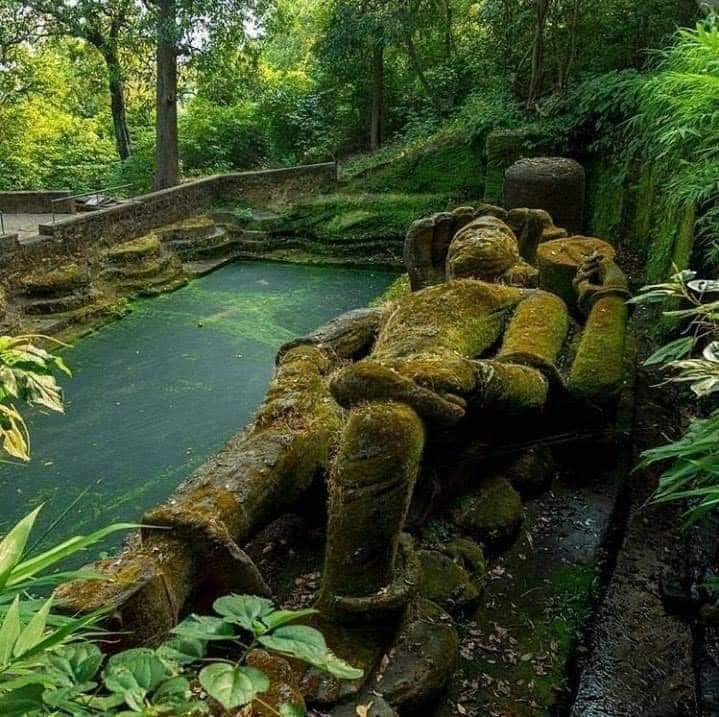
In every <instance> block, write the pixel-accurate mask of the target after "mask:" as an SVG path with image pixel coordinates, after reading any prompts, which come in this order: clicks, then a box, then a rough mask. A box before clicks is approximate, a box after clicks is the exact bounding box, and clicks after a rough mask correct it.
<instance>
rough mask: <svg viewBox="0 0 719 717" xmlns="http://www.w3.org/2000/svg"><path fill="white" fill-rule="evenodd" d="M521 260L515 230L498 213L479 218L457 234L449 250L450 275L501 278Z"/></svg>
mask: <svg viewBox="0 0 719 717" xmlns="http://www.w3.org/2000/svg"><path fill="white" fill-rule="evenodd" d="M519 261H520V255H519V242H518V241H517V237H516V236H515V235H514V232H513V231H512V230H511V229H510V228H509V227H508V226H507V225H506V224H505V223H504V222H503V221H502V220H501V219H498V218H497V217H492V216H484V217H480V218H479V219H475V220H473V221H472V222H470V223H469V224H467V225H466V226H465V227H463V228H462V229H460V230H459V231H458V232H457V234H455V236H454V239H452V242H451V244H450V245H449V251H448V253H447V278H448V279H480V280H481V281H490V282H493V281H497V280H498V279H500V278H502V277H503V276H504V275H506V274H507V272H509V270H510V269H512V267H514V266H515V265H516V264H517V263H519Z"/></svg>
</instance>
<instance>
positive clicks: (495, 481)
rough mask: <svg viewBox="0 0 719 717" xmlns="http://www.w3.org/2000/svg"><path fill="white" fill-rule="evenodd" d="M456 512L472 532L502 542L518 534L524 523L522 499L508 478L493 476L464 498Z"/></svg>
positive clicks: (476, 535)
mask: <svg viewBox="0 0 719 717" xmlns="http://www.w3.org/2000/svg"><path fill="white" fill-rule="evenodd" d="M452 514H453V517H454V520H455V522H456V523H457V525H458V526H459V527H460V528H461V529H463V530H465V531H466V532H467V533H469V534H470V535H473V536H475V537H477V538H478V539H479V540H483V541H485V542H487V543H490V544H498V545H502V544H505V543H507V542H508V541H510V540H511V539H512V538H514V536H515V535H516V534H517V531H518V530H519V527H520V525H521V524H522V518H523V512H522V499H521V498H520V496H519V493H517V491H516V490H515V489H514V488H513V487H512V484H511V483H510V482H509V481H508V480H507V479H506V478H501V477H492V478H488V479H487V480H485V481H483V483H482V485H481V486H480V488H479V489H478V490H476V491H474V492H472V493H469V494H468V495H465V496H463V497H462V498H460V499H459V501H458V502H457V504H456V505H455V508H454V510H453V513H452Z"/></svg>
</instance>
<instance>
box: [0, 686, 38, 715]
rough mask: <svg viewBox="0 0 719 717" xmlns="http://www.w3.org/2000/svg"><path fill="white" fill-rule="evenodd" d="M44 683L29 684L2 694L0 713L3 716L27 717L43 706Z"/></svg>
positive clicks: (0, 696)
mask: <svg viewBox="0 0 719 717" xmlns="http://www.w3.org/2000/svg"><path fill="white" fill-rule="evenodd" d="M43 692H44V688H43V686H42V685H27V686H25V687H21V688H20V689H17V690H13V691H12V692H8V693H7V694H4V695H0V714H1V715H2V716H3V717H27V715H28V714H29V713H30V712H33V711H34V710H37V709H40V708H41V707H42V693H43Z"/></svg>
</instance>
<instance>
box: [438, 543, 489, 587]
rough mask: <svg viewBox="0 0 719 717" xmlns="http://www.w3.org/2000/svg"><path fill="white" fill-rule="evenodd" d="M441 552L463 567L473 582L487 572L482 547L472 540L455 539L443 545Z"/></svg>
mask: <svg viewBox="0 0 719 717" xmlns="http://www.w3.org/2000/svg"><path fill="white" fill-rule="evenodd" d="M442 550H443V551H444V552H445V553H447V555H449V556H450V557H451V558H452V559H453V560H456V561H458V562H459V563H460V564H461V565H463V566H464V568H465V569H466V570H467V571H468V572H469V573H470V574H471V575H472V577H473V578H474V579H475V580H479V579H481V578H482V577H484V575H485V573H486V572H487V561H486V559H485V557H484V551H483V550H482V546H481V545H479V543H476V542H475V541H474V540H469V539H468V538H455V539H454V540H452V541H450V542H449V543H447V544H445V545H443V546H442Z"/></svg>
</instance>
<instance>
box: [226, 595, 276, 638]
mask: <svg viewBox="0 0 719 717" xmlns="http://www.w3.org/2000/svg"><path fill="white" fill-rule="evenodd" d="M213 607H214V608H215V612H216V613H217V614H218V615H222V616H223V617H224V618H225V620H227V621H228V622H233V623H235V624H237V625H240V627H243V628H244V629H245V630H247V631H248V632H251V633H253V634H255V635H262V634H263V633H265V632H267V626H266V625H265V624H264V622H262V618H263V617H265V616H266V615H270V614H271V613H272V612H274V610H275V606H274V605H273V604H272V601H271V600H267V599H265V598H261V597H257V596H255V595H226V596H225V597H221V598H219V599H218V600H215V602H214V603H213Z"/></svg>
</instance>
